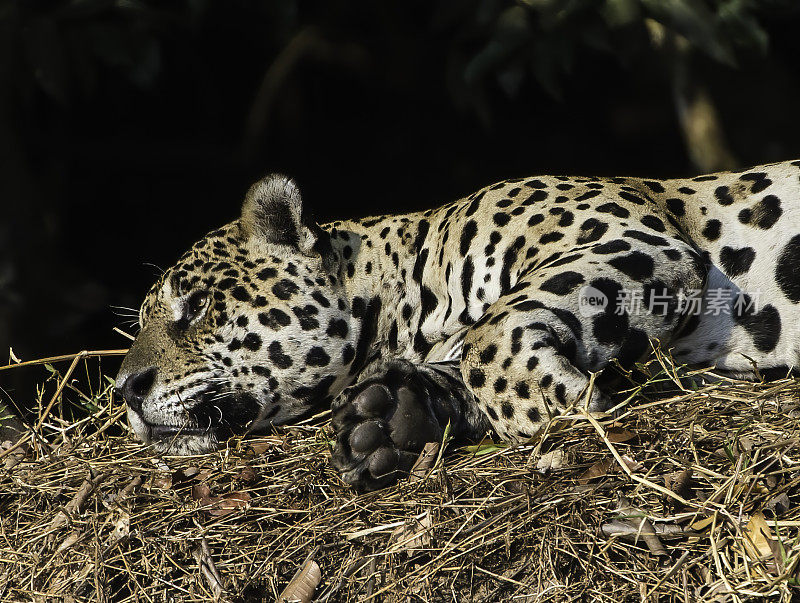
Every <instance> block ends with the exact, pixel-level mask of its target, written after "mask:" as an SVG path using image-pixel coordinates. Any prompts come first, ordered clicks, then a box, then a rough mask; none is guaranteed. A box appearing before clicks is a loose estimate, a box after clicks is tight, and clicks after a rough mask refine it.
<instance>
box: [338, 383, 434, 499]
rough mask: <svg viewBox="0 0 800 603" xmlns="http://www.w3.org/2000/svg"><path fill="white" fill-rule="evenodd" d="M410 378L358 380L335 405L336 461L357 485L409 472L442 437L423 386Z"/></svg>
mask: <svg viewBox="0 0 800 603" xmlns="http://www.w3.org/2000/svg"><path fill="white" fill-rule="evenodd" d="M410 377H412V378H411V379H409V375H408V374H406V375H405V379H396V380H394V379H389V380H388V382H387V380H377V379H372V380H369V381H366V382H363V383H360V384H358V385H356V386H353V387H350V388H348V389H347V390H345V391H344V392H343V393H342V395H341V396H340V397H339V398H338V399H337V400H336V401H335V402H334V404H333V409H332V410H333V417H332V424H333V428H334V430H335V432H336V443H335V445H334V448H333V464H334V466H335V467H336V468H337V469H338V470H339V471H340V472H341V474H342V479H343V480H344V481H345V482H347V483H348V484H351V485H352V486H355V487H356V488H357V489H358V490H362V491H366V490H377V489H378V488H383V487H385V486H388V485H391V484H393V483H395V482H397V481H398V480H400V479H402V478H403V477H405V476H407V475H408V472H409V470H410V469H411V467H412V466H413V464H414V462H415V461H416V459H417V457H418V456H419V453H420V452H421V451H422V449H423V447H424V446H425V444H426V443H428V442H435V441H439V440H441V438H442V435H443V430H442V427H441V426H440V424H439V421H438V420H437V418H436V416H435V415H434V413H433V411H432V410H431V408H430V404H429V401H428V397H427V394H426V391H425V389H424V388H423V387H419V386H418V385H416V384H415V383H414V380H413V374H412V375H410ZM393 381H394V383H393Z"/></svg>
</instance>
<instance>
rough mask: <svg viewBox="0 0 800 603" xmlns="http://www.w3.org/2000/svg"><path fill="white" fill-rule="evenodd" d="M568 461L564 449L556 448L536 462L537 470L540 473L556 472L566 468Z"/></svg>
mask: <svg viewBox="0 0 800 603" xmlns="http://www.w3.org/2000/svg"><path fill="white" fill-rule="evenodd" d="M566 459H567V454H566V453H565V452H564V449H563V448H556V449H555V450H551V451H550V452H545V453H544V454H543V455H542V456H541V458H540V459H539V460H538V461H536V470H537V471H538V472H539V473H549V472H550V471H556V470H558V469H561V467H563V466H564V462H565V461H566Z"/></svg>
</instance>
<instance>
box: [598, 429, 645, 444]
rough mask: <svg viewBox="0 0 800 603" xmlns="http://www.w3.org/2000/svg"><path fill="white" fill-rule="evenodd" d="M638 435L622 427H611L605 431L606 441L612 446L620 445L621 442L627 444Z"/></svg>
mask: <svg viewBox="0 0 800 603" xmlns="http://www.w3.org/2000/svg"><path fill="white" fill-rule="evenodd" d="M638 436H639V434H637V433H635V432H633V431H629V430H627V429H625V428H624V427H619V426H616V427H615V426H611V427H609V428H608V429H606V437H607V438H608V441H609V442H611V443H612V444H621V443H623V442H629V441H630V440H632V439H634V438H636V437H638Z"/></svg>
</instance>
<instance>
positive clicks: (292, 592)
mask: <svg viewBox="0 0 800 603" xmlns="http://www.w3.org/2000/svg"><path fill="white" fill-rule="evenodd" d="M317 550H318V548H317V549H314V551H312V552H311V554H310V555H309V556H308V557H307V558H306V560H305V561H304V562H303V565H301V566H300V569H298V570H297V571H296V572H295V574H294V576H292V579H291V580H289V584H287V585H286V588H284V589H283V592H282V593H281V594H280V595H278V602H279V603H283V602H284V601H288V602H290V603H310V602H311V598H312V597H313V596H314V591H315V590H316V589H317V586H319V583H320V582H321V581H322V571H321V570H320V569H319V565H317V562H316V561H314V560H313V557H314V554H315V553H316V552H317Z"/></svg>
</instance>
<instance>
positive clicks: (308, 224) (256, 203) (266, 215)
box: [241, 174, 322, 255]
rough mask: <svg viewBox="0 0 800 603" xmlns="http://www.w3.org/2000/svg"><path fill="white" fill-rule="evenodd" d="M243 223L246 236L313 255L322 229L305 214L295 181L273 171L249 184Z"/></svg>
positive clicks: (243, 210) (243, 207)
mask: <svg viewBox="0 0 800 603" xmlns="http://www.w3.org/2000/svg"><path fill="white" fill-rule="evenodd" d="M241 226H242V230H243V232H244V235H245V236H246V237H258V238H260V239H262V240H263V241H265V242H267V243H274V244H276V245H286V246H290V247H294V248H296V249H298V250H299V251H300V252H301V253H304V254H306V255H311V254H312V253H313V251H314V246H315V245H316V243H317V241H318V239H319V238H320V236H321V234H322V231H321V229H320V228H319V226H317V224H316V223H314V221H313V220H307V219H306V216H305V215H304V213H303V201H302V198H301V197H300V190H299V189H298V188H297V184H295V182H294V180H292V179H291V178H288V177H286V176H282V175H280V174H271V175H269V176H267V177H266V178H262V179H261V180H259V181H258V182H256V183H255V184H254V185H253V186H251V187H250V190H248V191H247V195H246V196H245V198H244V205H242V218H241Z"/></svg>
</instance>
